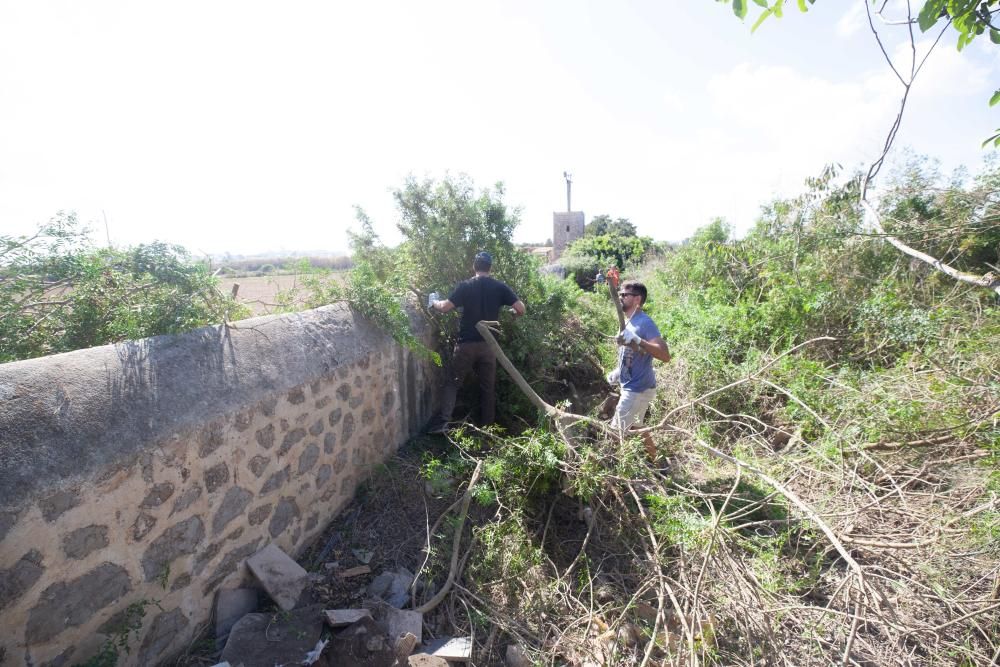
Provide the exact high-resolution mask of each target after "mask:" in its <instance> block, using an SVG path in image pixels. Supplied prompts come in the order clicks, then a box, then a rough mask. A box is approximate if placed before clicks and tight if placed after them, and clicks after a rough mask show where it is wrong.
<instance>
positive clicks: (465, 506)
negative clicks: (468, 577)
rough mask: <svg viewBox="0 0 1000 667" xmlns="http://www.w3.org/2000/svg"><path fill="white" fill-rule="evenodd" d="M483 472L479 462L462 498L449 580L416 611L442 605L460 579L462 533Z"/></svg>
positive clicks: (452, 547)
mask: <svg viewBox="0 0 1000 667" xmlns="http://www.w3.org/2000/svg"><path fill="white" fill-rule="evenodd" d="M482 471H483V462H482V461H479V462H477V463H476V469H475V470H473V471H472V477H471V478H469V486H468V488H466V489H465V494H464V495H463V496H462V509H461V510H460V511H459V513H458V523H457V525H456V526H455V537H454V539H453V540H452V544H451V568H450V569H449V571H448V579H447V580H446V581H445V582H444V585H443V586H441V590H439V591H438V592H437V594H436V595H435V596H434V597H432V598H431V599H430V600H428V601H427V602H425V603H424V604H422V605H420V606H419V607H417V608H416V609H415V610H414V611H419V612H420V613H421V614H426V613H427V612H429V611H431V610H432V609H434V607H436V606H438V605H439V604H441V601H442V600H444V599H445V598H446V597H447V596H448V591H450V590H451V586H452V584H454V583H455V579H456V578H457V577H458V552H459V546H460V545H461V544H462V531H463V529H464V528H465V519H466V517H468V515H469V504H470V503H471V502H472V489H473V487H475V485H476V482H478V481H479V475H480V473H481V472H482Z"/></svg>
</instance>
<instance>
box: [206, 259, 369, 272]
mask: <svg viewBox="0 0 1000 667" xmlns="http://www.w3.org/2000/svg"><path fill="white" fill-rule="evenodd" d="M212 263H213V264H214V265H215V266H214V268H213V270H215V269H216V268H217V269H220V274H222V275H267V274H270V273H298V272H302V271H306V270H309V269H326V270H329V271H346V270H347V269H350V268H352V267H353V266H354V260H353V259H352V258H351V257H350V256H348V255H339V256H336V257H331V256H324V257H248V258H242V259H226V260H220V259H216V260H213V262H212Z"/></svg>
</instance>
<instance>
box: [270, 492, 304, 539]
mask: <svg viewBox="0 0 1000 667" xmlns="http://www.w3.org/2000/svg"><path fill="white" fill-rule="evenodd" d="M300 516H301V514H300V513H299V506H298V504H296V502H295V498H292V497H290V496H287V497H284V498H282V499H281V500H280V501H278V506H277V507H275V508H274V514H272V515H271V522H270V523H269V524H268V525H267V530H268V532H269V533H270V534H271V537H277V536H278V535H281V534H282V533H283V532H285V529H286V528H288V526H289V525H291V523H292V522H293V521H295V520H296V519H298V518H299V517H300Z"/></svg>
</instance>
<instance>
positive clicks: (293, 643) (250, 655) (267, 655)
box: [219, 605, 323, 667]
mask: <svg viewBox="0 0 1000 667" xmlns="http://www.w3.org/2000/svg"><path fill="white" fill-rule="evenodd" d="M322 633H323V614H322V607H321V606H319V605H312V606H309V607H302V608H301V609H295V610H293V611H290V612H289V613H287V614H247V615H246V616H244V617H243V618H241V619H240V620H239V621H237V622H236V624H235V625H234V626H233V628H232V630H231V631H230V632H229V640H228V641H227V642H226V647H225V648H224V649H223V650H222V655H221V656H220V657H219V659H220V660H223V661H226V662H228V663H229V664H231V665H239V664H241V663H242V664H243V666H244V667H274V665H297V664H301V663H302V661H303V659H304V658H305V656H306V654H307V653H309V652H310V651H312V650H313V648H315V646H316V642H317V641H318V640H319V638H320V636H321V635H322Z"/></svg>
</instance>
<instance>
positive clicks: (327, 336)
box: [0, 306, 388, 508]
mask: <svg viewBox="0 0 1000 667" xmlns="http://www.w3.org/2000/svg"><path fill="white" fill-rule="evenodd" d="M375 340H379V341H382V340H388V337H387V336H385V334H383V333H382V332H380V331H378V330H377V329H375V328H374V327H372V325H371V324H370V323H368V322H367V321H365V320H361V319H360V318H356V317H355V316H354V314H353V313H352V312H350V311H349V309H347V308H346V306H328V307H325V308H320V309H317V310H313V311H305V312H302V313H295V314H292V315H283V316H266V317H260V318H255V319H251V320H245V321H243V322H239V323H236V324H233V325H229V326H214V327H204V328H201V329H197V330H195V331H191V332H188V333H185V334H181V335H176V336H156V337H153V338H147V339H143V340H138V341H128V342H125V343H120V344H117V345H107V346H103V347H96V348H91V349H88V350H78V351H76V352H70V353H66V354H61V355H54V356H51V357H42V358H39V359H31V360H27V361H20V362H14V363H8V364H0V399H5V400H0V508H2V507H5V506H8V507H9V506H12V505H15V504H16V505H20V504H22V503H23V502H24V501H25V500H26V498H27V497H29V496H32V495H33V493H34V492H35V491H36V490H37V489H38V487H40V486H42V485H44V486H51V485H52V484H53V483H54V481H57V480H59V479H65V478H69V477H76V476H78V475H80V474H83V473H86V472H88V471H92V470H95V469H97V468H99V467H102V466H106V465H109V464H111V463H114V462H121V461H125V460H127V459H128V458H129V454H131V453H134V452H137V451H138V450H139V449H140V448H141V446H142V444H143V443H147V444H148V443H151V442H156V441H157V440H158V439H160V438H163V437H166V436H167V435H169V434H171V433H176V432H178V431H182V430H185V429H186V428H188V427H194V426H198V425H201V424H204V423H205V422H206V420H208V419H210V418H211V417H212V416H213V415H217V414H219V413H220V412H226V411H229V410H233V409H236V408H238V407H239V406H242V405H251V404H254V403H256V402H257V401H259V400H260V399H261V398H262V397H263V396H265V395H267V394H270V393H272V392H275V391H282V390H285V389H288V388H291V387H294V386H297V385H299V384H301V383H303V382H305V381H307V380H308V379H310V378H315V377H317V376H321V375H323V374H325V373H328V372H330V371H331V370H332V369H334V368H336V367H337V366H338V365H340V364H343V363H350V362H351V361H353V360H355V359H360V358H362V357H363V356H365V355H366V354H367V348H368V347H370V345H365V341H368V342H369V343H370V342H371V341H375Z"/></svg>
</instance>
